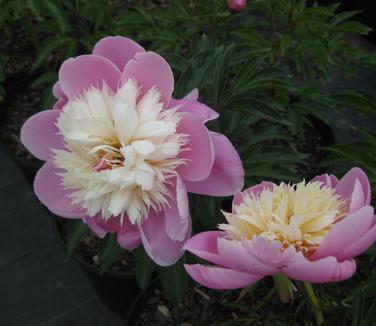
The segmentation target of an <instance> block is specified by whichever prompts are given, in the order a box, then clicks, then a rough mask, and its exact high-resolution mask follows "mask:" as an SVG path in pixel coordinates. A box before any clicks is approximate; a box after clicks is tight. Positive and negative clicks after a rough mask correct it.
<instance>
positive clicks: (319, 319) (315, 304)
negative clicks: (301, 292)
mask: <svg viewBox="0 0 376 326" xmlns="http://www.w3.org/2000/svg"><path fill="white" fill-rule="evenodd" d="M304 287H305V289H306V292H307V296H308V299H309V301H310V303H311V306H312V309H313V315H314V316H315V320H316V324H317V326H320V325H321V324H322V323H323V322H324V316H323V314H322V311H321V309H320V304H319V300H318V299H317V297H316V295H315V291H314V290H313V287H312V285H311V283H309V282H304Z"/></svg>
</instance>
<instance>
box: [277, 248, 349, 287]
mask: <svg viewBox="0 0 376 326" xmlns="http://www.w3.org/2000/svg"><path fill="white" fill-rule="evenodd" d="M355 271H356V263H355V261H354V260H353V259H351V260H345V261H343V262H338V261H337V259H336V258H335V257H325V258H323V259H319V260H316V261H309V260H308V259H307V258H305V257H304V256H303V254H302V253H301V252H297V253H296V254H295V257H294V259H292V260H291V261H290V262H289V264H288V265H287V266H286V267H284V268H282V272H283V273H285V274H286V275H287V276H289V277H291V278H292V279H295V280H298V281H304V282H313V283H324V282H336V281H342V280H346V279H348V278H350V277H351V276H352V275H353V274H354V273H355Z"/></svg>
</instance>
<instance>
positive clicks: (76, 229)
mask: <svg viewBox="0 0 376 326" xmlns="http://www.w3.org/2000/svg"><path fill="white" fill-rule="evenodd" d="M88 232H89V230H88V227H87V225H86V224H85V223H84V222H83V221H82V220H71V221H69V223H67V256H66V260H68V259H70V258H71V256H72V254H73V253H74V250H75V249H76V247H77V246H78V244H79V243H80V241H82V240H83V239H84V238H85V237H86V236H87V234H88Z"/></svg>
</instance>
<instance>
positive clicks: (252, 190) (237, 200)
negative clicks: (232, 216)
mask: <svg viewBox="0 0 376 326" xmlns="http://www.w3.org/2000/svg"><path fill="white" fill-rule="evenodd" d="M273 187H274V183H272V182H269V181H263V182H261V183H259V184H257V185H255V186H252V187H249V188H247V189H245V190H244V191H242V192H236V193H235V196H234V199H233V201H232V206H234V205H236V206H239V205H240V204H241V203H242V202H243V196H244V195H246V194H248V195H250V196H252V195H253V196H256V197H258V196H259V195H260V193H261V192H262V191H264V190H265V189H266V190H273Z"/></svg>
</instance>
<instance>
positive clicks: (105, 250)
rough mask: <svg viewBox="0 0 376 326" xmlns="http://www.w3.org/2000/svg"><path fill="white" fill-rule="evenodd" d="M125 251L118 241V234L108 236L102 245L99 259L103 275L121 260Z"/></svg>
mask: <svg viewBox="0 0 376 326" xmlns="http://www.w3.org/2000/svg"><path fill="white" fill-rule="evenodd" d="M123 252H124V249H123V248H121V247H120V246H119V245H118V243H117V240H116V234H108V235H107V236H106V237H105V238H104V240H103V241H102V242H101V244H100V248H99V253H98V258H99V263H100V269H101V272H102V273H103V272H104V271H106V270H107V269H108V268H109V267H110V266H111V265H112V264H113V263H115V262H116V261H118V260H120V258H121V256H122V254H123Z"/></svg>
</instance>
